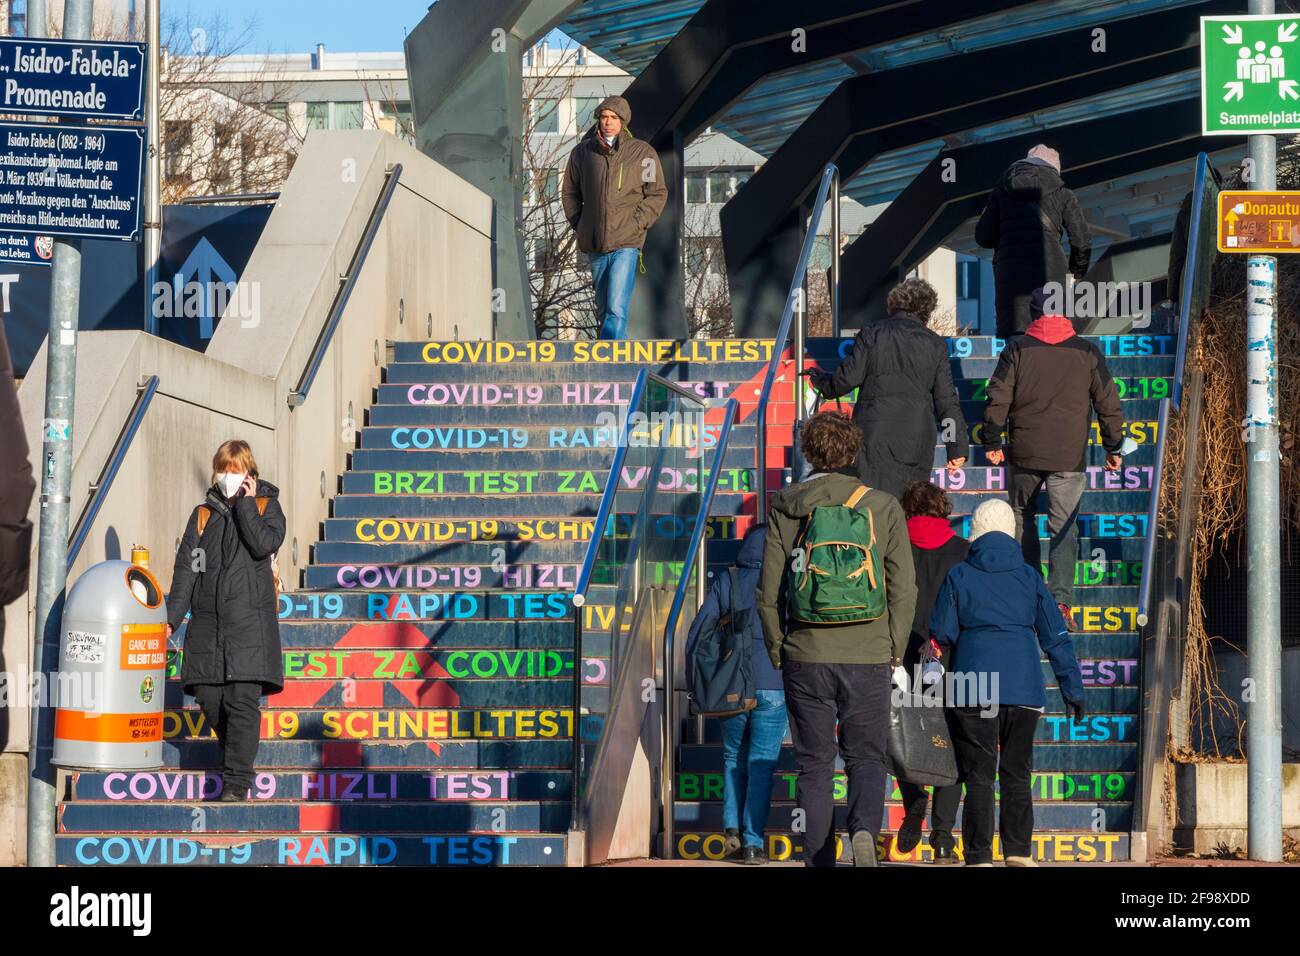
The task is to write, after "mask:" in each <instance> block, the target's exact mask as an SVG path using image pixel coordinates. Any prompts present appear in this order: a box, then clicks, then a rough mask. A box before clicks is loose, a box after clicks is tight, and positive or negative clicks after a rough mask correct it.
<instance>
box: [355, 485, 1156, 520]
mask: <svg viewBox="0 0 1300 956" xmlns="http://www.w3.org/2000/svg"><path fill="white" fill-rule="evenodd" d="M740 494H748V492H728V491H722V490H720V491H718V493H717V495H716V496H715V497H714V505H715V506H717V507H718V508H720V509H721V510H722V512H723V513H724V514H726V513H734V509H736V508H738V507H739V506H740V505H741V504H742V503H743V502H742V501H741V500H740V499H739V498H738V497H737V496H738V495H740ZM643 495H644V491H643V490H635V491H631V490H628V491H625V490H621V489H620V490H619V491H618V492H617V493H616V494H615V495H614V498H613V503H612V504H613V509H614V511H615V512H621V513H631V512H633V511H634V510H635V509H636V508H637V507H638V506H639V504H640V499H641V497H642V496H643ZM949 495H950V497H951V498H952V505H953V513H954V514H970V513H973V512H974V510H975V509H976V508H978V507H979V506H980V505H981V504H983V503H984V502H985V501H991V500H993V499H994V498H997V499H1000V500H1002V501H1005V500H1006V498H1007V493H1006V492H1005V491H1001V490H992V491H965V490H963V491H951V492H949ZM601 497H602V492H601V491H597V490H594V489H593V490H590V491H587V492H583V493H571V492H565V493H559V494H555V493H549V494H548V493H538V492H534V493H532V494H526V495H521V494H514V495H511V494H506V493H501V494H496V495H484V494H479V495H468V494H438V493H428V494H423V495H414V494H406V495H399V494H377V495H367V494H343V495H338V496H336V497H335V498H334V499H333V501H332V502H331V505H330V516H331V517H333V518H444V519H452V518H465V517H469V516H477V515H483V514H484V512H485V511H488V512H489V513H490V512H491V511H493V510H500V511H501V512H502V513H505V512H510V511H515V510H518V509H519V508H520V507H526V508H527V510H528V513H529V515H530V516H535V517H568V518H594V517H595V516H596V512H597V510H598V509H599V507H600V502H601ZM1149 500H1150V492H1147V491H1085V492H1084V493H1083V497H1082V499H1081V501H1080V509H1081V511H1082V512H1083V513H1085V514H1096V513H1102V512H1112V513H1113V512H1133V513H1136V512H1138V511H1140V510H1142V509H1144V508H1145V507H1146V504H1147V502H1148V501H1149ZM695 503H696V504H698V498H696V499H695ZM494 504H495V505H497V508H495V509H493V508H492V505H494ZM1038 506H1039V508H1040V509H1041V511H1040V513H1045V511H1046V508H1047V494H1046V493H1045V492H1043V493H1041V494H1040V495H1039V497H1038Z"/></svg>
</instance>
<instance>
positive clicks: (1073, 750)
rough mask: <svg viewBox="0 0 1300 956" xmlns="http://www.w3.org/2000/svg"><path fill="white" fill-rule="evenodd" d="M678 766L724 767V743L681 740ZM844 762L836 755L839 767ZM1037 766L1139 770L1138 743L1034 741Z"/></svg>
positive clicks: (790, 762) (787, 759) (789, 756)
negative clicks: (1041, 742) (690, 742)
mask: <svg viewBox="0 0 1300 956" xmlns="http://www.w3.org/2000/svg"><path fill="white" fill-rule="evenodd" d="M678 750H679V753H680V757H679V759H678V769H679V770H681V771H683V772H686V773H712V772H716V771H718V770H720V769H721V768H722V747H721V746H720V745H717V744H689V743H688V744H681V745H680V746H679V748H678ZM840 766H841V763H840V761H839V760H838V759H837V760H836V767H837V768H838V767H840ZM1034 768H1035V769H1037V770H1039V771H1040V772H1041V771H1048V770H1059V771H1099V772H1114V773H1124V772H1132V771H1136V770H1137V744H1136V743H1114V742H1110V743H1076V744H1034ZM775 769H776V770H778V771H785V772H789V771H792V770H795V769H797V768H796V766H795V759H794V751H793V750H792V749H790V748H783V749H782V751H781V755H780V757H779V758H778V759H777V765H776V768H775Z"/></svg>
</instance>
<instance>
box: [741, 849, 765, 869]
mask: <svg viewBox="0 0 1300 956" xmlns="http://www.w3.org/2000/svg"><path fill="white" fill-rule="evenodd" d="M740 862H741V863H744V864H745V865H746V866H762V865H763V864H764V863H766V862H767V857H766V856H764V855H763V848H762V847H761V846H747V847H745V848H744V849H743V850H742V851H741V857H740Z"/></svg>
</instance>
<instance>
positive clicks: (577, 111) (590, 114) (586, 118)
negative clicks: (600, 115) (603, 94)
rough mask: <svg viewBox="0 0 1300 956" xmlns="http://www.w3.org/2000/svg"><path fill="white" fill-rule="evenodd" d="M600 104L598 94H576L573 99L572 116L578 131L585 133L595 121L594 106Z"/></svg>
mask: <svg viewBox="0 0 1300 956" xmlns="http://www.w3.org/2000/svg"><path fill="white" fill-rule="evenodd" d="M600 104H601V98H600V97H599V96H577V97H574V99H573V116H574V122H575V123H576V124H577V128H578V132H579V133H585V132H586V131H587V130H588V129H590V128H591V127H592V126H593V125H594V124H595V122H596V107H597V106H599V105H600Z"/></svg>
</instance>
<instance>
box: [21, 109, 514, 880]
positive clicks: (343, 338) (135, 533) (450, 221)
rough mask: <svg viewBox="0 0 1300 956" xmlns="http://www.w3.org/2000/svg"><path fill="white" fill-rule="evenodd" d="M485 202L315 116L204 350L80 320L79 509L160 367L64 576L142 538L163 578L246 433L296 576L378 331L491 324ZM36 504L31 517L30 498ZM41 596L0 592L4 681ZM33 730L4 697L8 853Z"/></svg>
mask: <svg viewBox="0 0 1300 956" xmlns="http://www.w3.org/2000/svg"><path fill="white" fill-rule="evenodd" d="M394 163H401V164H402V167H403V169H402V175H401V178H400V185H399V186H398V188H397V190H396V192H395V193H394V196H393V199H392V203H391V205H390V206H389V211H388V215H387V216H386V217H385V219H384V222H383V225H382V228H381V229H380V232H379V236H378V238H377V239H376V242H375V244H374V246H373V247H372V248H371V252H370V256H369V258H368V259H367V261H366V264H365V267H364V268H363V269H362V270H361V272H360V275H359V277H358V282H357V284H356V287H355V291H354V292H353V294H352V297H351V299H350V301H349V304H348V307H347V309H346V310H345V312H344V315H343V318H342V321H341V322H340V324H339V327H338V330H337V331H336V333H335V335H334V337H333V339H332V341H331V343H330V346H329V348H328V350H327V352H326V355H325V360H324V362H323V364H322V366H321V369H320V372H319V374H318V375H317V377H316V380H315V382H314V384H313V385H312V388H311V390H310V392H309V394H308V397H307V400H306V402H305V404H303V405H302V406H300V407H298V408H294V409H291V408H290V407H289V405H288V401H287V399H288V394H289V392H290V390H291V389H293V388H294V387H295V385H296V384H297V381H298V379H299V376H300V375H301V372H302V370H303V368H304V366H305V365H306V363H307V358H308V356H309V354H310V353H311V350H312V348H313V346H314V344H315V342H316V340H317V337H318V335H319V334H320V331H321V328H322V326H323V324H324V322H325V318H326V315H327V313H328V311H329V307H330V304H331V302H332V300H333V298H334V295H335V292H336V290H337V289H338V286H339V277H340V276H341V275H343V274H345V273H346V272H347V270H348V266H349V262H350V260H351V258H352V255H353V252H354V250H355V248H356V246H357V243H358V241H359V240H360V238H361V235H362V233H363V231H364V229H365V226H366V222H367V220H368V218H369V216H370V213H371V210H372V209H373V207H374V204H375V201H376V199H377V198H378V196H379V193H380V190H381V187H382V185H383V180H384V174H385V171H386V170H387V169H388V168H389V167H391V166H392V165H393V164H394ZM491 212H492V209H491V202H490V200H489V199H488V197H487V196H485V195H484V194H483V193H481V192H479V191H478V190H476V189H474V188H473V187H472V186H470V185H469V184H468V183H466V182H465V181H464V180H462V179H460V178H459V177H457V176H456V175H455V174H453V173H451V172H450V171H448V170H446V169H444V168H443V167H441V166H439V165H437V164H436V163H434V162H433V161H432V160H430V159H428V158H427V157H425V156H424V155H422V154H421V153H419V152H418V151H416V150H415V149H413V148H411V147H409V146H407V145H405V144H403V143H401V142H399V141H398V140H396V139H394V138H393V137H391V136H388V135H386V134H384V133H381V132H377V131H348V132H317V133H312V134H311V136H309V137H308V139H307V142H306V145H305V147H304V150H303V152H302V154H301V155H300V157H299V159H298V162H297V163H296V164H295V166H294V169H293V172H292V173H291V175H290V177H289V180H288V182H287V183H286V184H285V187H284V190H283V192H282V193H281V196H280V199H279V201H278V202H277V203H276V208H275V211H274V212H273V213H272V215H271V218H270V220H269V222H268V223H267V226H266V229H265V231H264V232H263V233H262V237H261V239H260V241H259V243H258V246H257V248H256V250H255V251H254V253H253V256H252V258H251V259H250V260H249V263H248V266H247V268H246V269H245V272H244V276H243V279H242V282H243V283H244V284H245V285H246V286H247V289H248V293H251V294H246V295H245V297H244V301H245V302H256V303H257V308H256V309H255V310H251V311H250V312H249V313H248V314H247V315H244V314H242V313H241V315H240V317H239V318H237V319H236V318H232V314H231V312H230V311H229V310H228V311H227V314H226V316H225V321H223V322H222V323H221V324H220V325H219V326H218V329H217V332H216V334H215V335H214V336H213V339H212V342H211V343H210V345H209V348H208V351H207V352H206V354H200V353H198V352H193V351H190V350H188V349H185V348H181V347H179V346H177V345H174V344H172V343H170V342H165V341H163V340H161V339H156V338H152V337H150V336H148V335H145V334H144V333H142V332H89V333H85V334H83V335H81V336H79V341H78V353H79V354H78V363H77V386H76V408H75V412H74V415H75V417H74V422H73V470H72V491H71V497H72V505H71V509H72V515H73V520H75V517H76V515H78V514H79V513H80V511H81V508H82V506H83V505H84V503H85V501H86V498H87V492H88V485H89V483H90V482H91V481H93V480H94V479H95V478H96V476H97V475H98V473H99V471H100V469H101V467H102V466H103V463H104V461H105V459H106V458H107V455H108V452H109V450H110V448H111V447H112V445H113V442H114V440H115V439H116V437H117V435H118V432H119V431H120V429H121V427H122V424H123V422H124V421H125V419H126V416H127V415H128V413H129V411H130V408H131V405H132V403H133V402H134V400H135V396H136V385H137V383H139V382H140V381H142V380H144V379H145V378H147V377H148V376H150V375H158V376H159V378H160V383H159V388H158V394H157V395H156V396H155V397H154V400H153V403H152V405H151V406H150V409H149V412H148V414H147V415H146V416H145V420H144V423H143V426H142V428H141V431H140V432H139V433H138V434H137V436H136V439H135V441H134V443H133V444H132V446H131V450H130V453H129V454H128V456H127V458H126V461H125V464H124V465H123V468H122V470H121V471H120V472H119V474H118V477H117V480H116V482H115V484H114V485H113V488H112V490H111V491H110V492H109V494H108V496H107V498H106V499H105V502H104V506H103V509H102V510H101V512H100V514H99V518H98V520H97V521H96V523H95V526H94V529H93V532H92V534H91V535H90V538H89V539H88V541H87V543H86V545H85V547H84V548H83V549H82V551H81V555H80V557H79V558H78V560H77V562H76V564H75V565H74V567H73V568H72V571H71V573H70V575H69V583H70V584H72V583H75V580H76V578H77V576H78V575H79V574H80V573H81V572H82V571H84V570H85V569H86V568H87V567H89V566H90V565H91V564H94V563H97V562H99V561H102V560H105V559H108V558H117V557H125V556H128V555H129V552H130V548H131V545H132V544H135V543H139V544H143V545H146V546H147V547H148V548H149V549H150V551H151V552H152V563H153V567H154V570H155V571H156V573H157V574H158V577H159V579H160V580H161V582H162V584H163V585H164V586H165V587H166V586H169V585H170V582H171V568H172V563H173V558H174V554H175V548H176V544H177V542H178V539H179V536H180V533H181V531H182V530H183V528H184V524H185V522H186V520H187V518H188V517H189V514H190V511H191V510H192V509H193V508H194V506H195V505H197V504H199V503H200V502H201V501H202V499H203V494H204V489H205V488H206V487H207V485H208V484H209V479H210V472H211V461H212V454H213V452H214V451H215V450H216V447H217V445H218V444H220V443H221V442H222V441H224V440H226V439H228V438H233V437H242V438H244V439H246V440H247V441H248V442H249V443H250V444H251V445H252V446H253V451H254V453H255V454H256V456H257V459H258V465H259V467H260V471H261V474H262V476H263V477H264V478H266V479H267V480H268V481H271V482H272V483H274V484H276V485H278V486H279V488H280V494H281V502H282V504H283V505H284V510H285V514H286V516H287V518H288V531H287V534H286V537H285V544H284V547H283V548H282V549H281V551H280V554H279V562H280V572H281V577H282V578H283V580H284V582H285V586H286V587H287V588H290V589H293V588H296V587H297V586H298V582H299V577H300V576H299V573H298V572H299V570H300V569H301V568H303V567H305V565H306V564H307V561H308V559H309V557H310V547H311V545H312V544H313V543H314V542H315V541H316V540H317V539H318V537H319V534H320V523H321V522H322V521H323V520H324V519H325V517H326V516H327V513H328V507H329V505H328V501H329V498H330V496H332V495H333V494H334V493H335V491H336V488H337V482H338V477H337V476H338V475H339V473H340V472H342V471H343V470H344V469H345V468H346V466H347V455H348V453H349V452H350V451H351V450H352V448H354V447H355V443H356V442H355V437H354V436H355V433H356V431H355V430H356V429H359V428H360V426H361V425H362V423H363V415H364V410H365V408H366V407H367V406H368V405H369V404H370V402H371V400H372V397H373V395H372V389H373V388H374V386H375V385H377V384H378V381H379V367H380V366H381V365H382V364H384V362H385V345H386V343H387V341H389V340H418V339H426V338H452V337H454V336H458V337H460V338H463V339H469V338H487V337H490V336H491V331H492V330H491V312H490V295H491V291H490V290H491V262H490V235H491ZM82 294H83V295H92V294H94V292H93V290H90V289H84V290H83V291H82ZM236 301H238V300H236ZM232 308H233V306H232ZM399 316H402V318H399ZM45 362H46V356H45V349H44V347H42V349H41V351H40V353H39V354H38V355H37V357H36V359H35V361H34V362H33V365H32V368H31V371H30V373H29V374H28V376H27V378H26V379H24V381H23V385H22V388H21V389H20V390H19V402H20V404H21V407H22V413H23V419H24V422H25V423H26V428H27V441H28V444H29V446H30V447H31V450H32V451H31V454H32V458H33V460H36V459H38V458H39V456H40V454H41V441H40V422H41V412H42V407H43V404H44V394H45ZM29 517H30V518H31V520H32V521H33V523H34V524H39V502H38V501H37V500H33V503H32V508H31V512H30V514H29ZM35 579H36V553H35V551H33V555H32V581H33V582H34V581H35ZM34 605H35V593H34V591H32V590H30V589H29V591H28V593H27V595H26V596H24V597H23V598H21V599H19V600H18V601H16V602H14V603H13V604H11V605H10V606H9V607H7V608H5V631H4V642H3V647H2V648H0V650H2V652H3V660H0V671H3V672H6V673H7V674H8V675H9V680H10V681H11V683H10V684H9V685H8V687H7V690H8V692H9V694H10V696H11V697H12V696H13V694H14V689H15V688H16V687H24V686H26V682H27V674H28V673H29V669H30V666H31V652H32V629H33V624H34V621H33V617H34ZM11 703H12V701H11ZM19 703H20V704H21V701H20V702H19ZM28 733H29V730H28V710H27V709H26V708H25V707H24V706H9V707H4V708H0V741H3V743H4V751H5V754H4V756H3V757H2V758H0V799H3V802H4V804H5V808H6V812H9V811H11V810H12V811H13V815H12V816H11V817H0V865H6V864H12V863H14V862H15V861H16V860H19V859H21V858H22V856H23V851H22V845H23V842H24V834H23V832H22V830H23V826H24V823H23V819H24V817H23V813H24V811H23V809H22V807H21V806H15V805H14V803H13V800H14V798H15V796H17V797H21V796H22V795H23V794H24V793H25V774H26V751H27V747H28ZM7 824H12V825H7Z"/></svg>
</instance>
